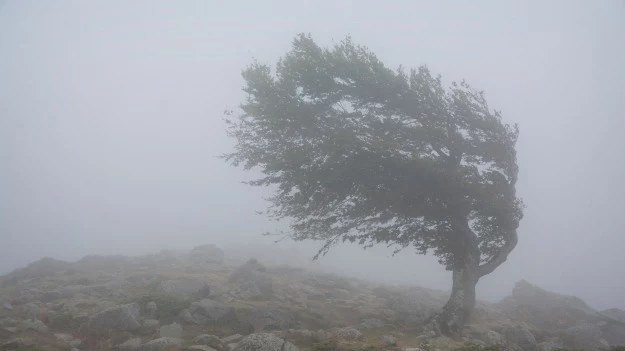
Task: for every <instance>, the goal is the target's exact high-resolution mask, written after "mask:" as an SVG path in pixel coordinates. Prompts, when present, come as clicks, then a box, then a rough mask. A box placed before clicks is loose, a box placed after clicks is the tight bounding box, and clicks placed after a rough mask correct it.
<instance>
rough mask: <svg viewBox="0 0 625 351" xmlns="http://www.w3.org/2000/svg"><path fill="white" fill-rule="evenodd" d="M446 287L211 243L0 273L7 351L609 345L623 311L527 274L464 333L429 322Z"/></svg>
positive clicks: (619, 340)
mask: <svg viewBox="0 0 625 351" xmlns="http://www.w3.org/2000/svg"><path fill="white" fill-rule="evenodd" d="M446 299H447V294H446V293H444V292H440V291H434V290H429V289H424V288H418V287H397V286H383V285H379V284H373V283H370V282H365V281H361V280H356V279H350V278H345V277H339V276H335V275H330V274H325V273H319V272H315V271H309V270H304V269H300V268H293V267H288V266H265V265H263V264H262V263H261V262H258V261H256V260H254V259H250V260H248V261H246V262H235V261H232V260H228V259H227V257H224V252H223V251H222V250H220V249H219V248H217V247H215V246H213V245H205V246H201V247H197V248H195V249H193V250H191V251H190V252H186V253H173V252H161V253H159V254H154V255H147V256H140V257H126V256H88V257H85V258H83V259H82V260H80V261H78V262H73V263H69V262H63V261H58V260H54V259H50V258H46V259H42V260H40V261H37V262H34V263H32V264H31V265H29V266H27V267H25V268H22V269H18V270H16V271H14V272H12V273H10V274H8V275H6V276H3V277H0V304H2V305H1V306H0V348H2V349H7V350H23V351H25V350H31V351H34V350H51V351H54V350H74V351H76V350H112V349H115V350H127V351H134V350H138V351H161V350H183V349H184V350H192V351H256V350H258V351H295V350H315V351H331V350H354V351H360V350H362V351H365V350H367V351H374V350H406V351H419V350H421V351H430V350H456V349H459V350H466V351H468V350H497V349H507V350H535V351H551V350H556V349H563V348H567V349H584V350H606V349H610V348H614V347H615V346H617V345H625V312H624V311H621V310H618V309H610V310H606V311H602V312H598V311H595V310H593V309H592V308H590V307H588V306H587V305H586V304H585V303H584V302H583V301H582V300H580V299H578V298H576V297H571V296H563V295H558V294H555V293H551V292H547V291H544V290H542V289H540V288H538V287H536V286H533V285H531V284H530V283H527V282H525V281H521V282H519V283H518V284H517V285H516V287H515V288H514V290H513V292H512V295H511V296H509V297H507V298H505V299H504V300H502V301H501V302H499V303H496V304H489V303H479V304H478V306H477V308H476V312H475V313H474V320H473V321H472V322H471V324H470V325H468V326H467V327H466V330H465V332H464V336H463V337H462V338H458V339H449V338H446V337H442V336H436V335H434V334H433V332H431V331H430V330H428V328H427V319H428V317H430V316H431V315H432V314H433V313H434V312H436V311H437V310H438V309H440V308H441V307H442V305H443V304H444V303H445V301H446Z"/></svg>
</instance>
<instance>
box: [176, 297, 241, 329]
mask: <svg viewBox="0 0 625 351" xmlns="http://www.w3.org/2000/svg"><path fill="white" fill-rule="evenodd" d="M181 318H182V319H183V320H184V321H185V322H187V323H193V324H200V325H214V324H220V325H223V324H229V323H233V322H236V321H237V317H236V314H235V312H234V308H233V307H232V306H228V305H225V304H223V303H220V302H217V301H213V300H208V299H203V300H201V301H198V302H194V303H192V304H191V306H190V307H189V308H188V309H186V310H184V311H183V312H182V313H181Z"/></svg>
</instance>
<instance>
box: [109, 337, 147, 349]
mask: <svg viewBox="0 0 625 351" xmlns="http://www.w3.org/2000/svg"><path fill="white" fill-rule="evenodd" d="M140 346H141V338H131V339H128V340H126V341H124V342H123V343H121V344H119V345H116V346H115V347H114V348H115V349H116V350H124V351H126V350H127V351H131V350H136V349H138V348H139V347H140Z"/></svg>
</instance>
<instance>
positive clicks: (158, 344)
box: [138, 338, 182, 351]
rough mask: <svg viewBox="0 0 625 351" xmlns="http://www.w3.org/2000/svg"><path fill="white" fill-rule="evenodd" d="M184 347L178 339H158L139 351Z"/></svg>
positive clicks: (140, 347)
mask: <svg viewBox="0 0 625 351" xmlns="http://www.w3.org/2000/svg"><path fill="white" fill-rule="evenodd" d="M180 346H182V340H180V339H176V338H158V339H154V340H151V341H148V342H146V343H145V344H142V345H141V346H139V348H138V350H139V351H160V350H163V349H166V348H171V347H180Z"/></svg>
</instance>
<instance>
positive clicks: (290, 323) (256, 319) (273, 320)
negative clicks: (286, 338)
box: [247, 306, 297, 331]
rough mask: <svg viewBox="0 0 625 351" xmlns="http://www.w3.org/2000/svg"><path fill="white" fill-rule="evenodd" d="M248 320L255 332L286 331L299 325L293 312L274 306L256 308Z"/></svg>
mask: <svg viewBox="0 0 625 351" xmlns="http://www.w3.org/2000/svg"><path fill="white" fill-rule="evenodd" d="M247 320H248V322H249V323H250V324H251V325H252V326H253V328H254V331H270V330H284V329H289V328H293V327H295V326H296V324H297V318H296V316H295V314H294V313H293V312H291V311H288V310H285V309H281V308H278V307H273V306H266V307H259V308H256V309H255V310H253V311H252V312H251V313H250V315H249V317H248V318H247Z"/></svg>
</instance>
